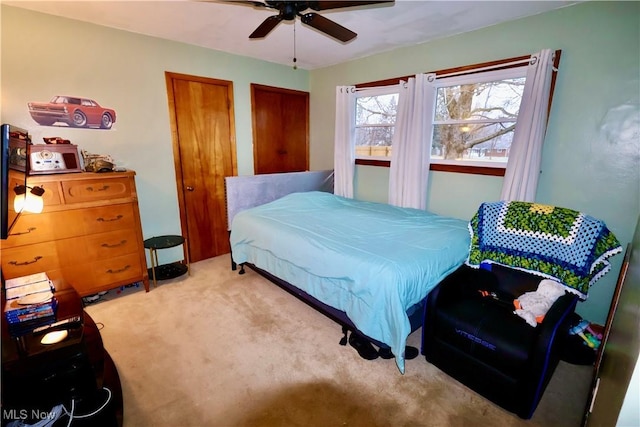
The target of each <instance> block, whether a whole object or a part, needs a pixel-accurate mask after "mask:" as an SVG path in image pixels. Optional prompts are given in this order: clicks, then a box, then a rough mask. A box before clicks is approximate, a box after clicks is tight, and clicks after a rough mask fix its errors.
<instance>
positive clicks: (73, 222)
mask: <svg viewBox="0 0 640 427" xmlns="http://www.w3.org/2000/svg"><path fill="white" fill-rule="evenodd" d="M18 179H19V175H12V176H10V178H9V180H10V183H9V188H13V187H14V186H15V185H16V184H18V183H19V182H18ZM27 185H29V186H30V187H33V186H42V187H43V188H44V189H45V193H44V196H43V197H44V211H43V212H42V213H40V214H29V213H23V214H21V215H20V217H19V218H18V221H17V223H16V224H15V225H14V226H13V228H12V230H11V234H10V235H9V238H8V239H7V240H3V241H0V248H1V249H2V273H3V275H4V277H5V279H11V278H13V277H20V276H26V275H28V274H33V273H38V272H42V271H45V272H47V274H48V275H49V277H50V278H52V279H54V280H56V279H60V280H62V281H64V282H66V283H69V284H71V285H72V286H73V288H74V289H75V290H76V292H77V293H78V294H79V295H80V296H86V295H91V294H95V293H97V292H100V291H106V290H109V289H113V288H116V287H119V286H123V285H129V284H132V283H135V282H143V284H144V287H145V289H146V291H147V292H148V291H149V274H148V272H147V265H146V257H145V252H144V245H143V239H142V228H141V225H140V212H139V210H138V198H137V194H136V186H135V172H132V171H127V172H108V173H89V172H80V173H69V174H55V175H41V176H31V177H29V179H28V182H27ZM13 196H14V194H13V191H12V192H11V195H10V200H9V206H10V208H11V207H12V206H13Z"/></svg>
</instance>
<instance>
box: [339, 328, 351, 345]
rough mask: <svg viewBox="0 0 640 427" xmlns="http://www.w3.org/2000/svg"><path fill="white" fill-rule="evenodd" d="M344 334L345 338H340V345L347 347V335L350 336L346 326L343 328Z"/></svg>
mask: <svg viewBox="0 0 640 427" xmlns="http://www.w3.org/2000/svg"><path fill="white" fill-rule="evenodd" d="M342 333H343V334H344V336H343V337H342V338H340V345H347V335H348V334H349V329H348V328H347V327H346V326H343V327H342Z"/></svg>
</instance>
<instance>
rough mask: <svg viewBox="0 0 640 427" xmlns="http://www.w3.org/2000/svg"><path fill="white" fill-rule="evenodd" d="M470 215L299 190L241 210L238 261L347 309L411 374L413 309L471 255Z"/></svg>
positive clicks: (234, 246) (235, 229)
mask: <svg viewBox="0 0 640 427" xmlns="http://www.w3.org/2000/svg"><path fill="white" fill-rule="evenodd" d="M467 227H468V222H467V221H463V220H460V219H456V218H450V217H445V216H440V215H436V214H433V213H429V212H426V211H422V210H418V209H411V208H400V207H396V206H391V205H388V204H383V203H374V202H365V201H358V200H354V199H348V198H344V197H340V196H336V195H334V194H330V193H325V192H316V191H312V192H303V193H292V194H289V195H287V196H284V197H282V198H280V199H278V200H275V201H272V202H270V203H267V204H264V205H261V206H257V207H254V208H250V209H247V210H244V211H241V212H239V213H237V214H236V215H235V217H234V219H233V222H232V225H231V234H230V242H231V253H232V257H233V261H234V262H236V263H238V264H241V263H245V262H248V263H251V264H253V265H255V266H256V267H258V268H261V269H263V270H265V271H267V272H269V273H271V274H273V275H274V276H277V277H279V278H281V279H283V280H285V281H287V282H288V283H290V284H292V285H294V286H296V287H298V288H300V289H302V290H304V291H305V292H307V293H308V294H310V295H312V296H313V297H315V298H316V299H318V300H319V301H321V302H323V303H325V304H327V305H329V306H331V307H334V308H336V309H338V310H341V311H344V312H345V313H346V314H347V316H348V317H349V319H350V320H351V321H352V322H353V323H354V325H355V326H356V327H357V328H358V329H359V330H360V331H361V332H362V333H364V334H366V335H367V336H369V337H371V338H373V339H375V340H377V341H379V342H382V343H385V344H386V345H388V346H389V347H390V348H391V350H392V351H393V353H394V355H396V364H397V365H398V369H399V370H400V372H402V373H404V349H405V346H406V341H407V337H408V336H409V334H410V333H411V326H410V323H409V318H408V316H407V313H406V312H407V309H408V308H409V307H411V306H412V305H414V304H416V303H418V302H419V301H421V300H422V299H424V298H425V297H426V295H427V294H428V293H429V291H430V290H431V289H433V288H434V287H435V286H436V285H437V284H438V283H439V282H440V280H442V279H443V278H444V277H445V276H447V275H448V274H449V273H451V272H453V271H454V270H455V269H456V268H458V267H459V266H460V265H462V263H463V262H464V261H465V260H466V258H467V256H468V253H469V245H470V237H469V231H468V228H467Z"/></svg>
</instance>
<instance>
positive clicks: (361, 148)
mask: <svg viewBox="0 0 640 427" xmlns="http://www.w3.org/2000/svg"><path fill="white" fill-rule="evenodd" d="M397 107H398V88H397V85H394V86H389V87H386V88H377V89H367V90H364V91H361V92H359V93H357V95H356V110H355V114H356V118H355V121H356V158H367V159H378V160H389V159H390V158H391V141H392V139H393V129H394V126H395V124H396V111H397Z"/></svg>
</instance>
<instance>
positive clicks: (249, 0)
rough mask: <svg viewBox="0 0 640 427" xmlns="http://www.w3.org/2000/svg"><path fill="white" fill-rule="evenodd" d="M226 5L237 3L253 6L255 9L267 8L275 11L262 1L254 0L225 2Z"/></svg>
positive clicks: (227, 0)
mask: <svg viewBox="0 0 640 427" xmlns="http://www.w3.org/2000/svg"><path fill="white" fill-rule="evenodd" d="M224 2H225V3H237V4H241V5H244V6H253V7H267V8H270V9H273V7H272V6H270V5H268V4H266V3H263V2H261V1H253V0H224Z"/></svg>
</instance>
